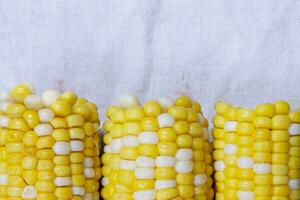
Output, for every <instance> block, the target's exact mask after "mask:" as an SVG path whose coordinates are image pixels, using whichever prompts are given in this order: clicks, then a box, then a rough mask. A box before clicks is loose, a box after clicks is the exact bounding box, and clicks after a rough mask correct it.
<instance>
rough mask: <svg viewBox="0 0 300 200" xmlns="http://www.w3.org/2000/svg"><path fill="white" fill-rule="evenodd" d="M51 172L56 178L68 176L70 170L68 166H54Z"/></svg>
mask: <svg viewBox="0 0 300 200" xmlns="http://www.w3.org/2000/svg"><path fill="white" fill-rule="evenodd" d="M53 171H54V173H55V174H56V176H69V175H70V174H71V168H70V166H68V165H56V166H55V167H54V169H53Z"/></svg>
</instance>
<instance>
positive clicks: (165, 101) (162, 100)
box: [157, 96, 174, 111]
mask: <svg viewBox="0 0 300 200" xmlns="http://www.w3.org/2000/svg"><path fill="white" fill-rule="evenodd" d="M157 101H158V103H159V104H160V105H161V107H162V108H163V109H164V111H167V110H168V109H169V108H170V107H171V106H173V102H174V101H173V99H171V98H170V97H167V96H162V97H158V98H157Z"/></svg>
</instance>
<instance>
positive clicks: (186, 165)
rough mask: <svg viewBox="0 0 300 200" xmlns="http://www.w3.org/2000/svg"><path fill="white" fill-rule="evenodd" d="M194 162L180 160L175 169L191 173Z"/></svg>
mask: <svg viewBox="0 0 300 200" xmlns="http://www.w3.org/2000/svg"><path fill="white" fill-rule="evenodd" d="M193 166H194V164H193V162H192V161H178V162H177V163H176V166H175V170H176V172H178V173H182V174H185V173H190V172H192V171H193Z"/></svg>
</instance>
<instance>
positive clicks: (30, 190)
mask: <svg viewBox="0 0 300 200" xmlns="http://www.w3.org/2000/svg"><path fill="white" fill-rule="evenodd" d="M36 196H37V191H36V189H35V187H34V186H32V185H26V186H25V187H24V189H23V192H22V198H23V199H35V198H36Z"/></svg>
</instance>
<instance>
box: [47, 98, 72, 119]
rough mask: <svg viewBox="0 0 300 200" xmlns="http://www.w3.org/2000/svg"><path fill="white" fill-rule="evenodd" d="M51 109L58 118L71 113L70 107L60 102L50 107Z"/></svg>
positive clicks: (64, 102)
mask: <svg viewBox="0 0 300 200" xmlns="http://www.w3.org/2000/svg"><path fill="white" fill-rule="evenodd" d="M51 109H52V110H53V112H54V113H55V115H56V116H58V117H65V116H67V115H68V114H70V113H71V106H70V105H69V104H68V103H67V102H66V101H62V100H58V101H56V102H55V103H53V104H52V105H51Z"/></svg>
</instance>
